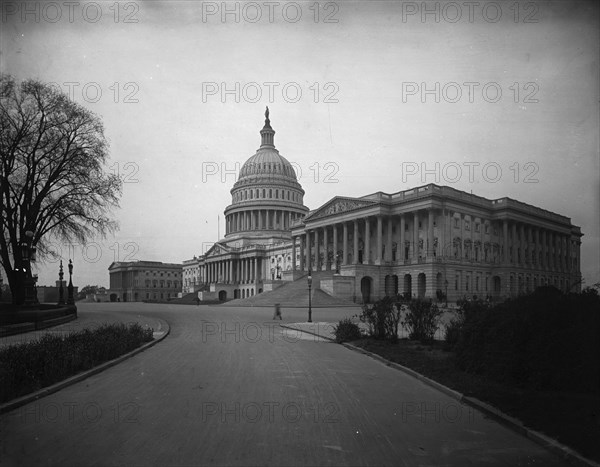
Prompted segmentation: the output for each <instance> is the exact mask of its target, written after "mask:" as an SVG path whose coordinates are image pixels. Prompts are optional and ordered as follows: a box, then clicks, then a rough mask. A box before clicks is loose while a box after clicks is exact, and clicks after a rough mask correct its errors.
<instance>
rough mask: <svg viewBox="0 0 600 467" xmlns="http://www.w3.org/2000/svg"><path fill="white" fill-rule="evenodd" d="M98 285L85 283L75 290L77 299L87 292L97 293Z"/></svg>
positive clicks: (80, 298)
mask: <svg viewBox="0 0 600 467" xmlns="http://www.w3.org/2000/svg"><path fill="white" fill-rule="evenodd" d="M99 289H100V286H98V285H86V286H84V287H82V288H81V289H80V290H79V291H78V292H77V300H83V299H84V298H85V297H86V296H87V295H88V294H94V293H98V290H99Z"/></svg>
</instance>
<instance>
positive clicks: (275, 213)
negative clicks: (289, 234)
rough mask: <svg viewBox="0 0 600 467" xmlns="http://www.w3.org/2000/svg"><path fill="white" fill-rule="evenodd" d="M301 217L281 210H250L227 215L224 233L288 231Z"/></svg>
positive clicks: (295, 213) (298, 214) (293, 212)
mask: <svg viewBox="0 0 600 467" xmlns="http://www.w3.org/2000/svg"><path fill="white" fill-rule="evenodd" d="M301 216H302V215H301V214H300V213H297V212H295V211H288V210H282V209H251V210H248V211H239V212H234V213H231V214H228V215H227V217H226V220H225V230H226V233H227V234H229V233H233V232H242V231H248V230H288V229H289V228H290V226H291V225H292V222H293V221H294V220H296V219H298V218H299V217H301Z"/></svg>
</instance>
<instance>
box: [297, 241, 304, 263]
mask: <svg viewBox="0 0 600 467" xmlns="http://www.w3.org/2000/svg"><path fill="white" fill-rule="evenodd" d="M298 239H299V240H300V271H304V239H303V238H302V236H300V237H298Z"/></svg>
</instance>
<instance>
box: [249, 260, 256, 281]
mask: <svg viewBox="0 0 600 467" xmlns="http://www.w3.org/2000/svg"><path fill="white" fill-rule="evenodd" d="M250 280H251V281H252V282H254V283H256V258H252V272H251V273H250Z"/></svg>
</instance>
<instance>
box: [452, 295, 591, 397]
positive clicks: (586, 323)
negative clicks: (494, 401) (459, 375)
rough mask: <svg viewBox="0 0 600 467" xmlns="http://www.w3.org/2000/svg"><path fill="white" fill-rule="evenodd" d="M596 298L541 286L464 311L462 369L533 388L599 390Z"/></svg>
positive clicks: (459, 356) (460, 349)
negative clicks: (509, 298) (531, 292)
mask: <svg viewBox="0 0 600 467" xmlns="http://www.w3.org/2000/svg"><path fill="white" fill-rule="evenodd" d="M599 310H600V298H598V296H597V295H595V296H594V295H593V294H588V295H586V294H561V293H560V292H554V291H549V290H545V289H540V290H538V291H537V292H535V293H533V294H530V295H527V296H523V297H519V298H517V299H514V300H509V301H506V302H504V303H501V304H499V305H497V306H494V307H492V308H486V309H480V310H477V311H476V310H473V311H472V312H470V313H466V314H465V318H464V322H463V324H462V328H461V331H460V337H459V338H458V342H457V343H456V345H455V350H456V358H457V364H458V365H459V367H460V368H461V369H464V370H466V371H469V372H472V373H477V374H484V375H487V376H490V377H491V378H493V379H495V380H497V381H504V382H506V383H512V384H516V385H518V386H521V387H527V388H532V389H552V390H565V391H575V392H595V393H599V392H600V365H598V355H600V339H599V338H598V336H599V335H600V312H599Z"/></svg>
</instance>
